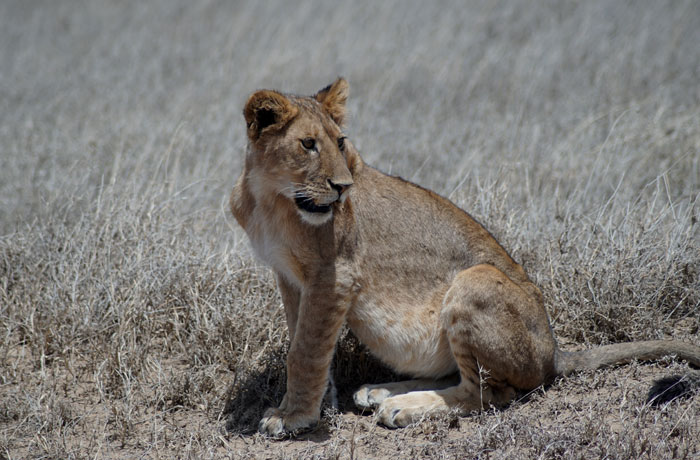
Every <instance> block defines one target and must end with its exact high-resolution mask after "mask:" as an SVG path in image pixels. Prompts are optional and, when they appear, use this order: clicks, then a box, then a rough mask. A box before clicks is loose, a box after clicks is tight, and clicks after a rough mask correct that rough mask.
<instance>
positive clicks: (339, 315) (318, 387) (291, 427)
mask: <svg viewBox="0 0 700 460" xmlns="http://www.w3.org/2000/svg"><path fill="white" fill-rule="evenodd" d="M346 311H347V308H345V307H343V306H342V305H339V302H338V300H337V296H336V295H335V293H334V286H322V285H320V284H315V285H314V288H313V289H309V290H308V291H307V292H302V295H301V300H300V303H299V317H298V319H297V321H296V331H295V332H294V338H293V339H292V343H291V347H290V348H289V354H288V356H287V393H286V394H285V396H284V399H283V400H282V403H281V404H280V406H279V407H278V408H270V409H268V410H267V412H265V416H264V417H263V418H262V420H261V421H260V425H259V430H260V431H261V432H262V433H266V434H269V435H272V436H275V437H281V436H285V435H288V434H294V433H295V432H299V431H303V430H305V429H308V428H310V427H312V426H313V425H315V424H316V423H317V422H318V420H319V418H320V412H321V400H322V399H323V395H324V393H325V391H326V386H327V385H328V369H329V367H330V363H331V360H332V358H333V350H334V349H335V342H336V340H337V339H338V333H339V332H340V328H341V326H342V324H343V321H344V320H345V313H346Z"/></svg>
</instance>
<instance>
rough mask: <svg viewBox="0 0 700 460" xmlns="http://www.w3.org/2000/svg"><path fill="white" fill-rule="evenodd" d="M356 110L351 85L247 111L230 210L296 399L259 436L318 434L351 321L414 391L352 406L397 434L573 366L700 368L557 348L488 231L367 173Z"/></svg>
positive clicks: (530, 293) (653, 350) (416, 190)
mask: <svg viewBox="0 0 700 460" xmlns="http://www.w3.org/2000/svg"><path fill="white" fill-rule="evenodd" d="M347 98H348V84H347V82H346V81H345V80H343V79H342V78H341V79H338V80H337V81H335V82H334V83H333V84H332V85H330V86H328V87H327V88H324V89H323V90H321V91H320V92H318V93H317V94H316V95H314V96H312V97H299V96H293V95H286V94H282V93H279V92H277V91H270V90H262V91H257V92H255V93H254V94H253V95H251V96H250V98H249V99H248V102H247V103H246V105H245V109H244V111H243V114H244V116H245V121H246V124H247V135H248V148H247V152H246V158H245V167H244V169H243V173H242V174H241V176H240V178H239V179H238V181H237V183H236V185H235V187H234V189H233V193H232V195H231V211H232V212H233V215H234V216H235V218H236V220H237V221H238V223H239V224H240V225H241V226H242V227H243V228H244V229H245V231H246V233H247V234H248V237H249V238H250V242H251V244H252V246H253V248H254V250H255V252H256V254H257V255H258V256H259V257H260V258H261V259H262V260H263V261H265V262H266V263H267V264H269V265H270V267H271V268H272V270H273V271H274V273H275V276H276V279H277V284H278V286H279V290H280V294H281V297H282V301H283V302H284V308H285V312H286V316H287V325H288V327H289V336H290V339H291V346H290V348H289V355H288V358H287V392H286V394H285V396H284V398H283V399H282V402H281V403H280V405H279V407H278V408H271V409H269V410H268V411H267V412H266V413H265V416H264V417H263V419H262V420H261V421H260V431H262V432H263V433H268V434H271V435H274V436H282V435H285V434H288V433H294V432H295V431H297V430H302V429H305V428H308V427H310V426H312V425H314V424H315V423H316V422H317V421H318V419H319V413H320V405H321V400H322V397H323V395H324V392H325V390H326V386H327V382H328V368H329V365H330V362H331V359H332V356H333V351H334V347H335V344H336V340H337V339H338V333H339V331H340V329H341V326H342V325H343V324H344V323H346V324H347V325H348V326H349V327H350V329H351V330H352V331H353V333H354V334H355V335H356V336H357V337H358V338H359V340H360V341H361V342H362V343H364V344H365V345H366V346H367V347H368V348H369V349H370V350H371V351H372V353H373V354H375V355H376V356H377V357H378V358H379V359H381V360H382V361H383V362H385V363H386V364H388V365H389V366H391V367H392V368H393V369H395V370H396V371H397V372H400V373H402V374H408V375H412V376H415V377H416V378H417V380H411V381H406V382H398V383H388V384H385V385H365V386H363V387H362V388H360V389H359V390H358V391H357V392H356V393H355V396H354V399H355V403H356V404H357V405H358V406H359V407H361V408H374V409H375V411H376V414H377V417H378V419H379V421H380V422H381V423H383V424H384V425H386V426H389V427H399V426H405V425H407V424H409V423H411V422H413V421H415V420H418V419H420V418H421V417H423V416H425V415H430V414H435V413H440V412H444V411H448V410H450V409H455V408H456V409H458V410H460V411H463V412H466V411H471V410H476V409H480V408H482V407H484V406H487V405H488V404H504V403H507V402H508V401H510V400H512V398H513V397H514V396H515V394H516V391H517V390H531V389H533V388H535V387H537V386H539V385H541V384H543V383H545V382H549V381H551V380H552V379H553V378H554V377H556V376H558V375H562V374H566V373H568V372H571V371H573V370H576V369H594V368H598V367H601V366H604V365H609V364H614V363H621V362H625V361H629V360H631V359H638V358H639V359H653V358H658V357H660V356H663V355H668V354H675V355H678V356H679V357H681V358H683V359H686V360H688V361H689V362H690V363H692V364H693V365H695V366H700V348H699V347H697V346H694V345H690V344H686V343H681V342H662V341H649V342H638V343H630V344H617V345H610V346H605V347H600V348H597V349H594V350H588V351H582V352H576V353H567V352H563V351H560V350H559V349H558V348H557V345H556V342H555V340H554V337H553V335H552V331H551V329H550V326H549V320H548V318H547V314H546V312H545V309H544V306H543V300H542V294H541V293H540V290H539V289H538V288H537V287H536V286H535V285H534V284H533V283H532V282H531V281H530V279H529V278H528V276H527V275H526V274H525V271H524V270H523V268H522V267H521V266H520V265H519V264H517V263H516V262H515V261H514V260H513V259H512V258H511V257H510V256H509V255H508V253H507V252H506V251H505V250H504V249H503V248H502V247H501V246H500V245H499V244H498V242H497V241H496V240H495V239H494V238H493V237H492V236H491V235H490V234H489V232H488V231H486V230H485V229H484V227H482V226H481V224H479V223H478V222H476V221H475V220H474V219H472V218H471V217H470V216H469V215H468V214H467V213H466V212H464V211H463V210H461V209H459V208H458V207H457V206H455V205H454V204H453V203H451V202H450V201H449V200H447V199H446V198H443V197H441V196H439V195H437V194H435V193H433V192H431V191H429V190H426V189H423V188H421V187H419V186H417V185H414V184H412V183H410V182H407V181H405V180H402V179H400V178H398V177H391V176H387V175H386V174H383V173H381V172H379V171H377V170H376V169H374V168H372V167H370V166H368V165H366V164H365V163H364V162H363V161H362V159H361V158H360V155H359V154H358V152H357V151H356V150H355V148H354V147H353V145H352V143H351V142H350V141H349V140H348V138H347V137H346V136H345V134H344V133H343V130H342V126H343V121H344V118H345V104H346V101H347ZM480 371H486V375H488V379H487V380H486V384H485V385H484V383H483V381H482V382H480ZM482 375H483V374H482ZM449 376H455V377H454V378H452V379H449V378H446V377H449Z"/></svg>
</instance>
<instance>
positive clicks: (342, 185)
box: [328, 179, 353, 196]
mask: <svg viewBox="0 0 700 460" xmlns="http://www.w3.org/2000/svg"><path fill="white" fill-rule="evenodd" d="M352 184H353V183H352V182H337V183H336V182H333V181H332V180H330V179H328V185H330V186H331V188H332V189H333V190H335V191H336V192H338V196H340V195H342V194H343V192H345V191H346V190H347V189H348V188H350V186H351V185H352Z"/></svg>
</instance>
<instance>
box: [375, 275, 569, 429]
mask: <svg viewBox="0 0 700 460" xmlns="http://www.w3.org/2000/svg"><path fill="white" fill-rule="evenodd" d="M532 289H536V288H534V286H532V285H531V284H529V285H526V284H520V285H519V284H516V283H515V282H514V281H513V280H511V279H510V278H509V277H508V276H506V275H505V274H504V273H503V272H502V271H500V270H498V269H497V268H495V267H493V266H491V265H477V266H475V267H472V268H470V269H468V270H464V271H462V272H460V273H459V274H458V275H457V276H456V277H455V279H454V280H453V282H452V284H451V286H450V289H448V291H447V293H446V294H445V297H444V300H443V306H442V311H441V313H440V321H441V327H442V328H443V330H444V331H445V333H446V335H447V338H448V340H449V345H450V350H451V352H452V355H453V356H454V359H455V361H456V363H457V366H458V368H459V374H460V381H459V384H458V385H454V386H451V387H448V388H444V389H439V390H430V391H413V392H408V393H404V394H401V395H395V396H389V397H386V398H384V400H383V401H382V402H381V403H380V405H379V408H378V409H377V414H378V418H379V421H380V422H381V423H383V424H384V425H387V426H389V427H397V426H405V425H407V424H409V423H413V422H415V421H417V420H419V419H421V418H423V417H425V416H431V415H436V414H441V413H446V412H449V411H451V410H457V411H459V412H462V413H464V412H469V411H473V410H480V409H482V408H484V407H488V406H489V405H491V404H493V405H498V406H500V405H504V404H507V403H508V402H510V401H511V400H512V399H513V398H514V397H515V395H516V389H523V390H529V389H533V388H535V387H537V386H538V385H540V384H542V383H543V382H544V381H545V380H546V378H547V376H548V375H550V374H551V373H552V372H553V365H554V364H553V359H554V347H555V344H554V339H553V337H552V334H551V331H550V330H549V323H548V320H547V316H546V313H545V311H544V307H543V306H542V304H541V301H540V299H539V298H537V297H538V296H537V295H536V294H534V295H533V292H534V291H533V290H532Z"/></svg>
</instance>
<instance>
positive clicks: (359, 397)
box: [352, 385, 393, 409]
mask: <svg viewBox="0 0 700 460" xmlns="http://www.w3.org/2000/svg"><path fill="white" fill-rule="evenodd" d="M392 394H393V393H392V392H391V390H389V389H388V388H386V387H385V386H383V385H362V386H361V387H360V389H359V390H357V391H356V392H355V394H354V395H353V396H352V399H353V400H354V401H355V405H356V406H357V407H358V408H360V409H374V408H375V407H377V406H379V405H380V404H381V403H382V401H384V400H385V399H386V398H388V397H390V396H392Z"/></svg>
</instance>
